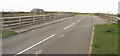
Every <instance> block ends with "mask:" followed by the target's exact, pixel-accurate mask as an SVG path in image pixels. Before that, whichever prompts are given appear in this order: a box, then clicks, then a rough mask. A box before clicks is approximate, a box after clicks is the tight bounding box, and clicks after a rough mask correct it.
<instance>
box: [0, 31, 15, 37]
mask: <svg viewBox="0 0 120 56" xmlns="http://www.w3.org/2000/svg"><path fill="white" fill-rule="evenodd" d="M13 34H16V32H14V31H7V30H5V31H4V32H3V33H0V36H1V37H2V38H5V37H8V36H10V35H13Z"/></svg>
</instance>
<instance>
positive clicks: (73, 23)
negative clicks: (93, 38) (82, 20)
mask: <svg viewBox="0 0 120 56" xmlns="http://www.w3.org/2000/svg"><path fill="white" fill-rule="evenodd" d="M74 24H75V23H72V24H71V25H69V26H67V27H65V28H64V29H67V28H69V27H71V26H72V25H74Z"/></svg>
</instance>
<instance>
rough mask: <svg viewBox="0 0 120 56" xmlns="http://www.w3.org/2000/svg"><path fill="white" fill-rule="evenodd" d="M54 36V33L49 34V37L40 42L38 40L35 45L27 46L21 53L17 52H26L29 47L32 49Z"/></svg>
mask: <svg viewBox="0 0 120 56" xmlns="http://www.w3.org/2000/svg"><path fill="white" fill-rule="evenodd" d="M53 36H55V34H52V35H51V36H49V37H47V38H45V39H44V40H42V41H40V42H38V43H36V44H34V45H32V46H30V47H28V48H26V49H25V50H23V51H21V52H19V53H17V54H16V56H17V55H19V54H22V53H24V52H25V51H27V50H29V49H31V48H33V47H35V46H37V45H38V44H41V43H42V42H44V41H46V40H48V39H50V38H51V37H53Z"/></svg>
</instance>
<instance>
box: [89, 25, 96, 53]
mask: <svg viewBox="0 0 120 56" xmlns="http://www.w3.org/2000/svg"><path fill="white" fill-rule="evenodd" d="M94 29H95V27H94V26H93V30H92V38H91V41H90V42H91V43H90V48H89V54H91V51H92V44H93V37H94Z"/></svg>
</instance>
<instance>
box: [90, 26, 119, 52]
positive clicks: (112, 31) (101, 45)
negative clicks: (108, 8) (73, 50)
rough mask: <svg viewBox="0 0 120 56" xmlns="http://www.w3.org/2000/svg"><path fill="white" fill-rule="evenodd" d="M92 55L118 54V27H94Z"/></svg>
mask: <svg viewBox="0 0 120 56" xmlns="http://www.w3.org/2000/svg"><path fill="white" fill-rule="evenodd" d="M94 32H95V33H94V38H93V45H92V54H118V33H120V32H118V25H117V24H104V25H96V26H95V30H94Z"/></svg>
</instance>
